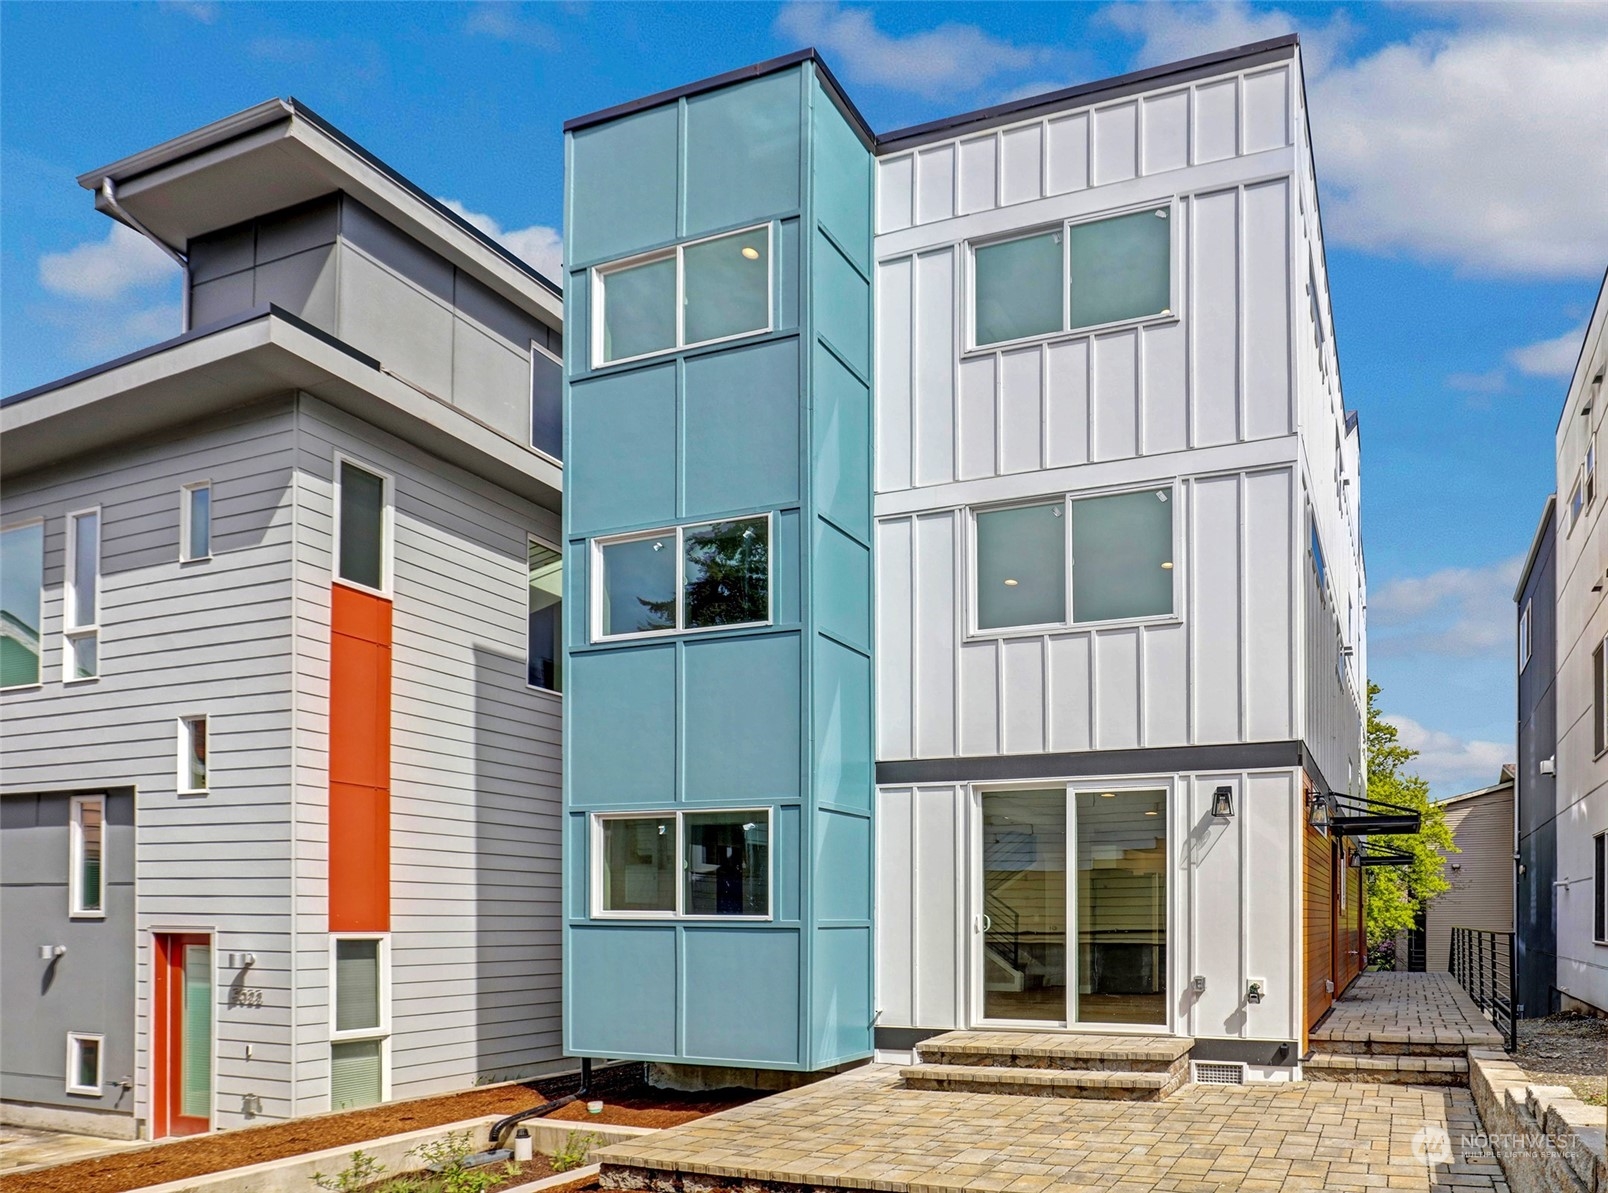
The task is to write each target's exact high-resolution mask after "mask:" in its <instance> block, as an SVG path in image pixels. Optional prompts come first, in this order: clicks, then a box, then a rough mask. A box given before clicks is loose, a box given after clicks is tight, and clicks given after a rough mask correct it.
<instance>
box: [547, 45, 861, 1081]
mask: <svg viewBox="0 0 1608 1193" xmlns="http://www.w3.org/2000/svg"><path fill="white" fill-rule="evenodd" d="M565 137H566V145H565V163H566V170H565V220H564V228H565V246H564V261H565V266H564V268H565V298H564V303H565V319H566V329H567V330H568V331H569V333H570V334H569V335H567V336H566V343H567V349H566V351H567V360H566V368H565V373H566V384H565V394H564V401H565V427H566V435H567V436H568V442H567V443H566V444H565V484H566V492H565V502H564V520H565V527H564V530H565V544H566V552H567V559H566V566H565V602H564V609H565V614H564V617H565V648H564V666H565V687H566V694H565V710H564V714H565V715H564V800H565V803H564V808H565V819H566V824H565V836H564V858H563V873H564V886H563V901H564V1043H565V1050H566V1051H567V1052H569V1053H570V1054H572V1055H576V1056H597V1057H603V1056H607V1057H616V1058H622V1059H627V1058H628V1059H639V1060H649V1061H659V1062H664V1063H671V1064H677V1063H679V1064H695V1065H716V1066H720V1065H729V1066H741V1067H760V1068H772V1069H792V1070H815V1069H821V1068H826V1067H829V1066H832V1065H835V1064H839V1063H841V1062H844V1061H848V1060H854V1059H857V1058H861V1057H865V1056H869V1055H870V1053H871V1040H872V1019H873V1017H874V1010H873V1004H872V830H873V825H872V808H873V801H872V782H873V775H872V756H873V755H872V692H871V683H872V657H871V652H872V617H871V607H872V606H871V602H872V578H871V272H872V261H871V243H872V241H871V204H872V173H871V170H872V150H871V146H872V143H873V142H872V138H871V136H870V134H869V132H868V131H867V129H866V127H865V124H864V122H863V121H862V120H861V119H860V117H859V116H858V114H857V113H856V112H855V111H854V109H853V107H852V105H850V104H849V103H848V101H847V100H846V99H845V98H844V97H843V95H842V93H841V91H840V90H839V89H838V87H837V86H836V84H835V83H834V82H833V80H832V78H831V76H830V74H829V73H828V72H827V71H826V69H825V67H824V66H823V65H822V64H821V63H820V62H819V61H818V59H817V58H816V57H815V55H814V53H813V52H805V53H802V54H795V55H791V56H789V57H786V58H780V59H776V60H774V61H771V62H767V63H762V64H760V65H758V66H754V67H750V68H748V69H745V70H742V71H738V72H735V73H733V74H730V75H725V76H721V77H719V78H715V79H709V80H706V81H704V82H702V83H697V84H694V85H692V86H690V87H685V88H681V89H679V90H677V91H674V92H667V93H664V94H661V95H656V96H651V97H649V98H647V99H644V100H641V101H638V102H635V103H631V104H626V105H623V106H621V107H618V108H612V109H609V110H608V111H604V112H599V113H597V114H595V115H592V116H588V117H583V118H581V119H578V120H573V121H571V122H569V123H568V124H567V125H566V126H565Z"/></svg>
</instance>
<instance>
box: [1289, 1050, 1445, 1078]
mask: <svg viewBox="0 0 1608 1193" xmlns="http://www.w3.org/2000/svg"><path fill="white" fill-rule="evenodd" d="M1301 1073H1302V1075H1303V1076H1304V1077H1305V1078H1306V1079H1307V1080H1308V1081H1335V1082H1341V1081H1349V1082H1367V1083H1373V1084H1386V1085H1467V1084H1468V1059H1467V1058H1466V1057H1461V1056H1357V1055H1354V1054H1351V1053H1343V1052H1318V1053H1314V1054H1313V1056H1312V1057H1311V1059H1309V1060H1305V1061H1303V1062H1301Z"/></svg>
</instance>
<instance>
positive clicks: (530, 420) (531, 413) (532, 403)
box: [525, 340, 564, 468]
mask: <svg viewBox="0 0 1608 1193" xmlns="http://www.w3.org/2000/svg"><path fill="white" fill-rule="evenodd" d="M538 355H540V356H545V357H546V358H547V359H548V360H550V361H553V362H554V363H555V364H557V365H558V371H559V374H560V376H562V374H563V372H564V361H563V359H562V358H561V357H559V356H558V355H556V354H555V353H553V352H551V351H549V350H548V348H547V345H545V344H540V343H537V342H536V341H535V340H532V341H531V342H530V386H529V392H528V393H527V394H526V397H527V399H528V401H527V405H526V410H525V414H526V419H525V441H526V443H525V445H526V446H527V447H529V448H530V450H531V451H533V452H535V453H536V454H537V455H538V456H540V457H541V458H542V459H544V460H551V461H552V462H553V463H554V464H557V465H558V466H559V467H560V468H562V467H563V466H564V462H563V461H562V460H561V459H559V458H558V457H557V456H553V455H549V454H548V453H547V452H545V451H543V450H542V449H541V448H539V447H537V446H536V444H535V443H534V442H532V441H533V440H534V439H535V438H536V437H535V436H534V435H533V434H531V431H532V430H533V429H534V428H535V426H536V357H537V356H538ZM560 401H562V399H560Z"/></svg>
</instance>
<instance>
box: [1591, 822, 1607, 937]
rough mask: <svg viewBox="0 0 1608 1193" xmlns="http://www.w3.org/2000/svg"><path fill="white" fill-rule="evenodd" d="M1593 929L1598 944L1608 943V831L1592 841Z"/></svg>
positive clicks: (1593, 935)
mask: <svg viewBox="0 0 1608 1193" xmlns="http://www.w3.org/2000/svg"><path fill="white" fill-rule="evenodd" d="M1591 931H1592V937H1591V938H1592V939H1593V940H1594V941H1596V942H1597V943H1598V944H1608V833H1598V834H1597V835H1596V837H1595V838H1593V840H1592V842H1591Z"/></svg>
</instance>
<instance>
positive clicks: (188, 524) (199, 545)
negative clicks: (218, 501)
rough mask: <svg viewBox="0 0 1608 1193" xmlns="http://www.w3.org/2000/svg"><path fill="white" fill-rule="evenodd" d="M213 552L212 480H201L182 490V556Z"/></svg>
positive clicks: (203, 556)
mask: <svg viewBox="0 0 1608 1193" xmlns="http://www.w3.org/2000/svg"><path fill="white" fill-rule="evenodd" d="M211 555H212V482H211V481H197V482H196V483H195V484H193V485H185V486H184V488H182V489H180V490H179V560H180V561H181V562H183V563H189V562H191V561H192V560H196V559H207V558H210V557H211Z"/></svg>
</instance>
